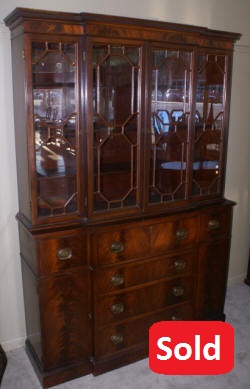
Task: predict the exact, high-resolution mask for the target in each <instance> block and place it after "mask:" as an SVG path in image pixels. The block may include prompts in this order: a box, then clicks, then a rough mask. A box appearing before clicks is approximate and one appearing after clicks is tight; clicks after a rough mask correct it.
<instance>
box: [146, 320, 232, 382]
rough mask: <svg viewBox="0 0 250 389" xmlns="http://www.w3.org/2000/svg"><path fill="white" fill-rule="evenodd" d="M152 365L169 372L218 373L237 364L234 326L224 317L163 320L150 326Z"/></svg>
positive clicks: (188, 373) (184, 373) (150, 356)
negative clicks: (207, 319)
mask: <svg viewBox="0 0 250 389" xmlns="http://www.w3.org/2000/svg"><path fill="white" fill-rule="evenodd" d="M149 367H150V369H151V370H152V371H153V372H155V373H158V374H165V375H217V374H226V373H229V372H230V371H231V370H232V369H233V367H234V329H233V327H232V326H231V325H230V324H228V323H224V322H220V321H161V322H158V323H155V324H153V325H152V326H151V328H150V330H149Z"/></svg>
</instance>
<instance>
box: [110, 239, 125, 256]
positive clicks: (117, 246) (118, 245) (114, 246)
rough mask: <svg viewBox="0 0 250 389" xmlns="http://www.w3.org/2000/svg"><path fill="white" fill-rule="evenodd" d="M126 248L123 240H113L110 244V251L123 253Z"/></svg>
mask: <svg viewBox="0 0 250 389" xmlns="http://www.w3.org/2000/svg"><path fill="white" fill-rule="evenodd" d="M123 250H124V244H123V243H122V242H113V243H111V245H110V251H111V252H112V253H116V254H117V253H121V252H122V251H123Z"/></svg>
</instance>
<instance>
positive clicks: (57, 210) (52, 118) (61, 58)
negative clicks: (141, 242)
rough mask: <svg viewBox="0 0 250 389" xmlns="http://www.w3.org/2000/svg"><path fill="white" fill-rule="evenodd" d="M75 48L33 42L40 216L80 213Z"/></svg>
mask: <svg viewBox="0 0 250 389" xmlns="http://www.w3.org/2000/svg"><path fill="white" fill-rule="evenodd" d="M75 55H76V50H75V45H74V44H65V43H62V42H33V44H32V64H33V111H34V131H35V152H36V154H35V155H36V171H37V191H38V215H39V216H53V215H60V214H61V215H62V214H67V213H69V212H74V211H76V199H77V190H76V125H77V114H76V99H75V95H76V91H75V76H76V74H75V63H76V61H75Z"/></svg>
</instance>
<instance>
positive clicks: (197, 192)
mask: <svg viewBox="0 0 250 389" xmlns="http://www.w3.org/2000/svg"><path fill="white" fill-rule="evenodd" d="M5 22H6V24H7V25H8V26H9V28H10V29H11V34H12V56H13V78H14V96H15V98H14V109H15V127H16V150H17V165H18V188H19V213H18V215H17V219H18V221H19V231H20V233H19V235H20V248H21V258H22V273H23V289H24V300H25V314H26V324H27V342H26V346H27V352H28V354H29V356H30V359H31V361H32V363H33V365H34V368H35V370H36V372H37V374H38V377H39V379H40V381H41V384H42V385H43V387H44V388H46V387H50V386H54V385H56V384H59V383H62V382H65V381H67V380H70V379H73V378H76V377H79V376H81V375H84V374H88V373H93V374H94V375H97V374H101V373H103V372H105V371H108V370H111V369H114V368H117V367H120V366H123V365H126V364H128V363H131V362H134V361H136V360H138V359H140V358H143V357H146V356H147V354H148V330H149V327H150V326H151V325H152V324H153V323H155V322H157V321H162V320H207V319H216V320H224V319H225V315H224V301H225V293H226V283H227V271H228V262H229V249H230V236H231V222H232V220H231V219H232V207H233V205H234V203H233V202H231V201H228V200H225V199H224V198H223V190H224V179H225V160H226V148H227V128H228V117H229V99H230V81H231V67H232V55H233V45H234V41H235V40H236V39H239V37H240V35H239V34H234V33H230V32H221V31H214V30H209V29H207V28H203V27H195V26H185V25H179V24H172V23H164V22H155V21H149V20H140V19H130V18H122V17H115V16H105V15H94V14H86V13H80V14H74V13H64V12H49V11H41V10H31V9H26V8H17V9H16V10H14V11H13V12H12V13H11V14H10V15H9V16H8V17H7V18H6V19H5ZM17 70H18V71H17ZM184 74H186V76H184ZM222 96H224V97H225V99H224V98H223V99H222Z"/></svg>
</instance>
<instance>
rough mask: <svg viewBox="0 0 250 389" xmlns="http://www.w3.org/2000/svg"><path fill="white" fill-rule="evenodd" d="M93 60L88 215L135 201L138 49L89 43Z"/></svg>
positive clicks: (137, 141) (138, 130)
mask: <svg viewBox="0 0 250 389" xmlns="http://www.w3.org/2000/svg"><path fill="white" fill-rule="evenodd" d="M92 53H93V61H92V71H93V124H92V125H93V139H92V140H93V144H92V150H91V154H92V153H93V156H94V161H93V166H94V174H93V181H92V193H91V197H92V199H91V203H92V201H93V211H94V212H95V211H99V212H101V211H106V212H107V211H111V210H113V211H114V210H116V211H119V210H124V209H127V208H128V207H132V208H133V207H134V208H135V207H137V206H138V205H139V203H140V201H139V181H140V172H139V169H140V167H139V164H140V159H139V140H140V109H139V107H140V104H139V96H140V94H139V88H140V82H141V81H140V79H141V78H140V74H141V49H140V48H139V47H136V46H125V45H123V44H122V45H119V44H117V43H116V44H115V45H112V44H107V45H105V44H95V45H94V46H93V48H92Z"/></svg>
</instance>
